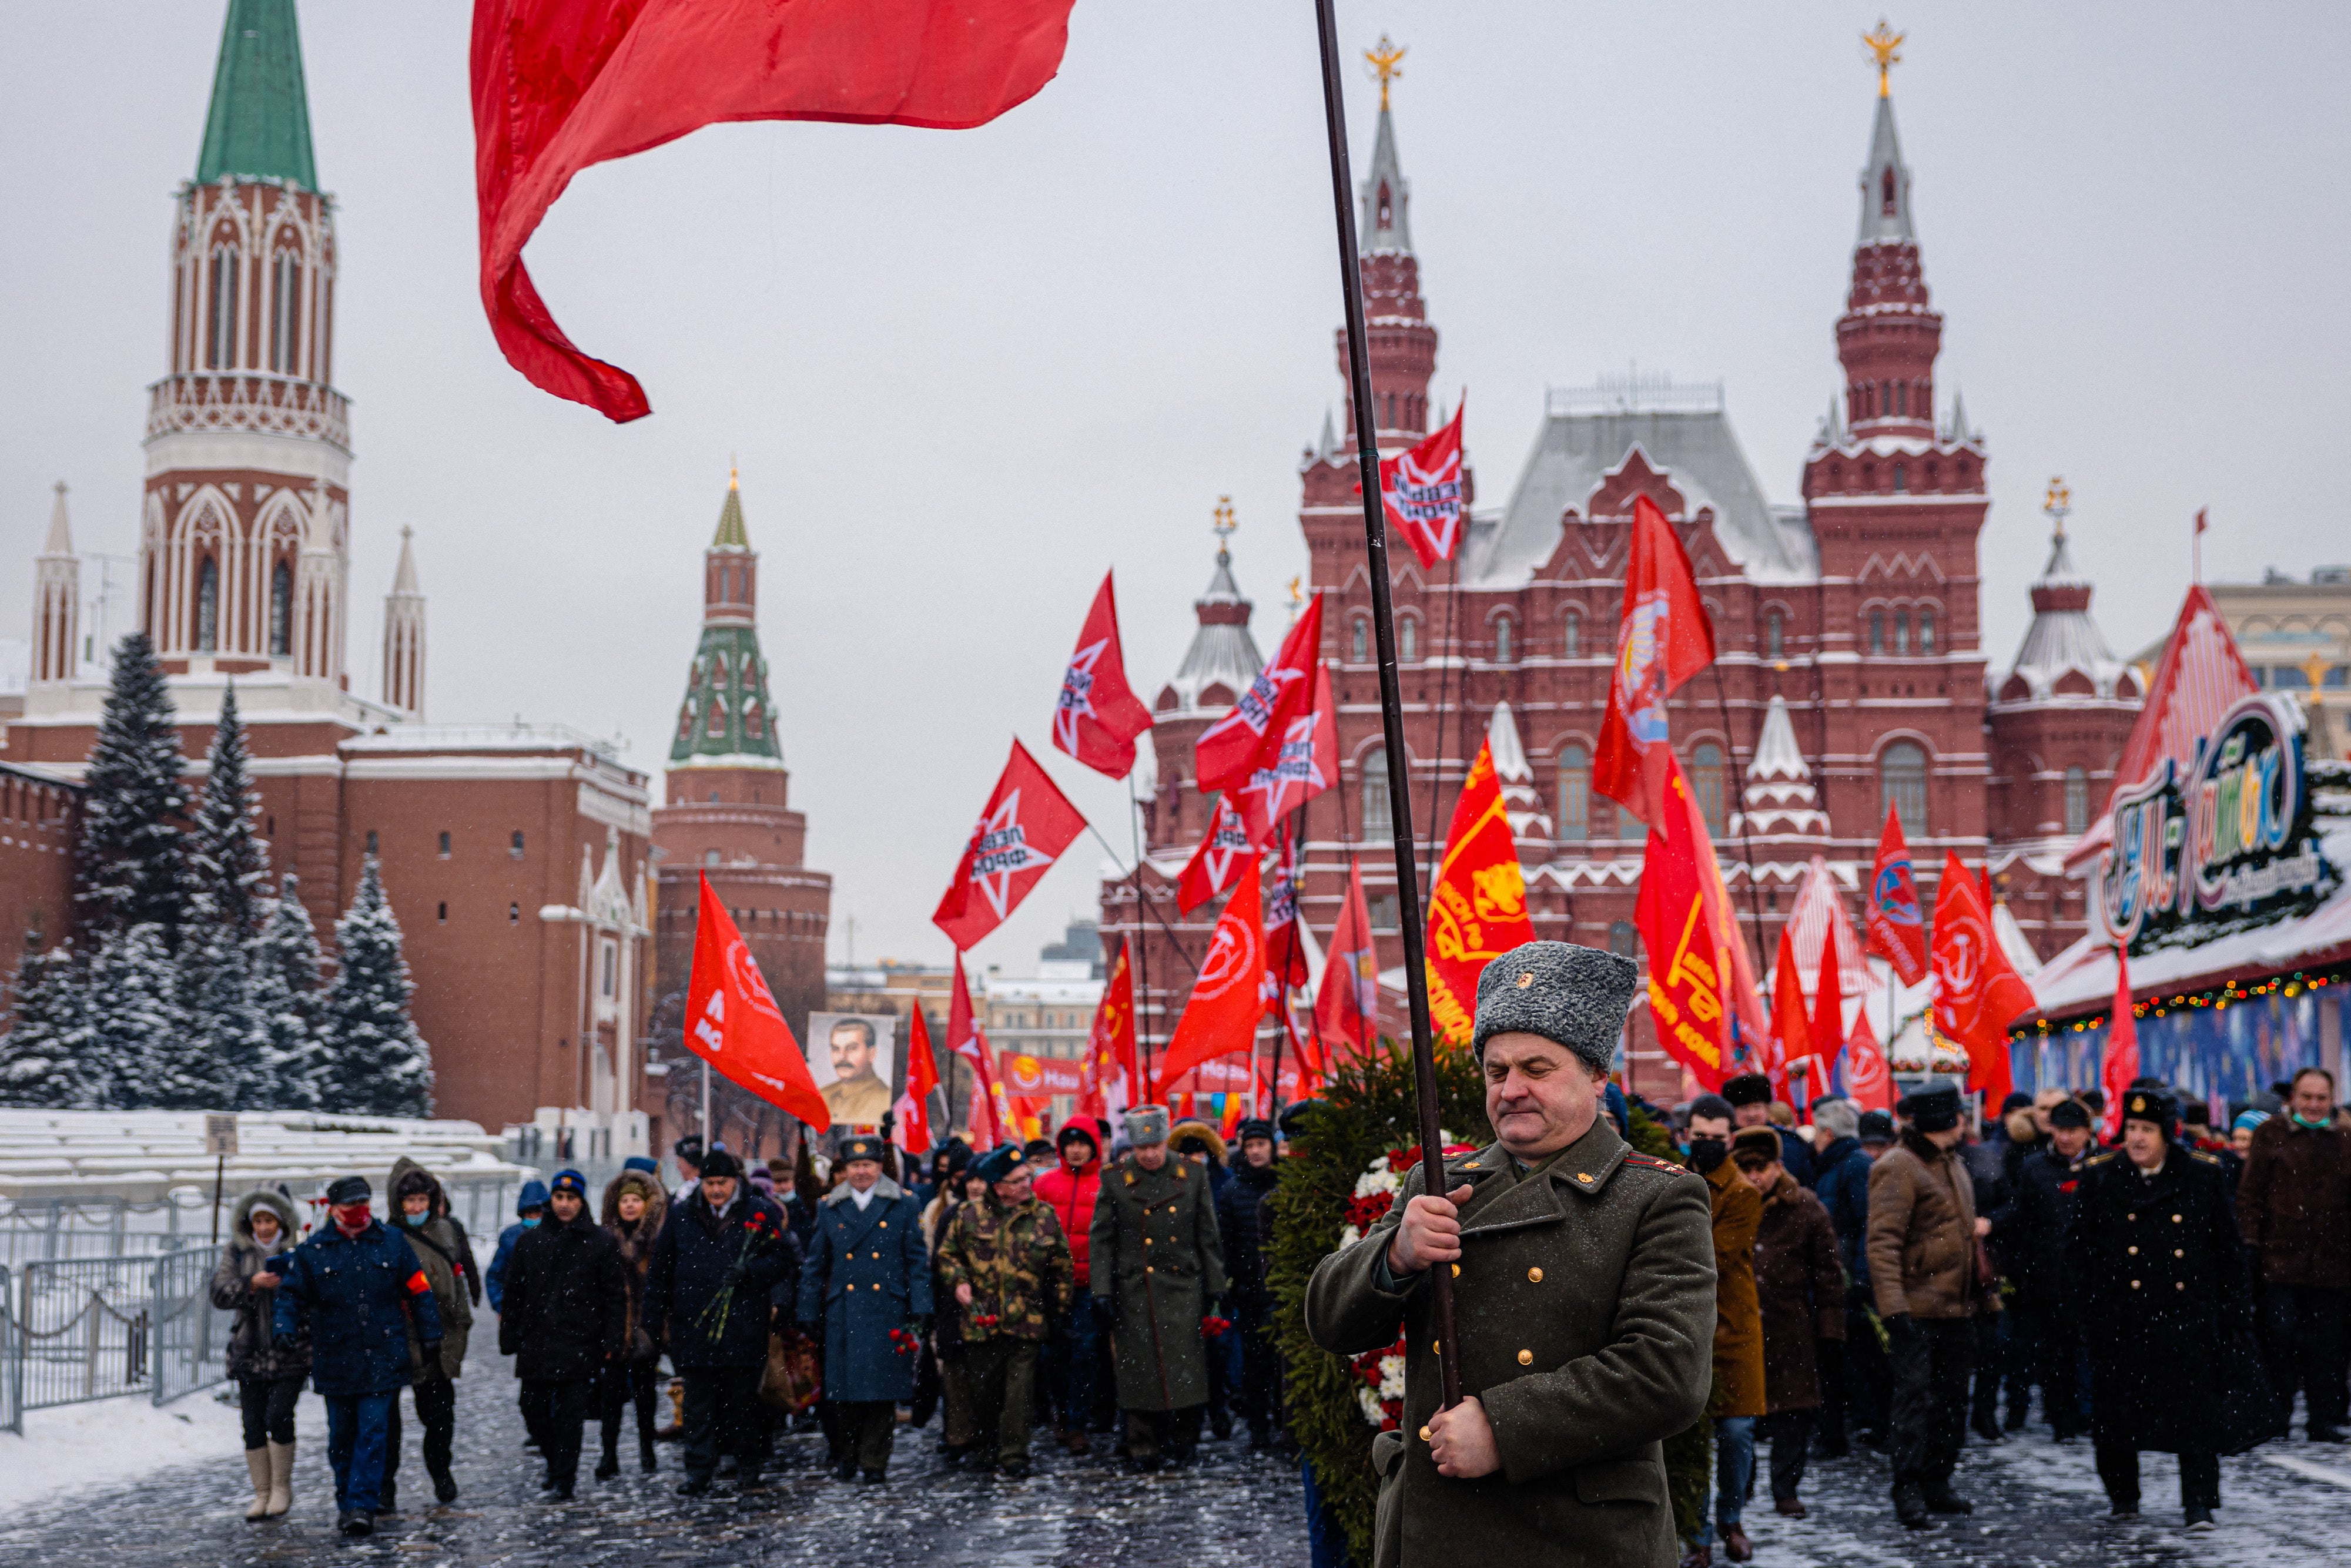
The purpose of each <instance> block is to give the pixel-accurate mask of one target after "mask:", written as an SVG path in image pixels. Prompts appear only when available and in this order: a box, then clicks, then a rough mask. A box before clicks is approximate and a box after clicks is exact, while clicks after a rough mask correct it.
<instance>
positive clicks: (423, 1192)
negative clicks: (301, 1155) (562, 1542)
mask: <svg viewBox="0 0 2351 1568" xmlns="http://www.w3.org/2000/svg"><path fill="white" fill-rule="evenodd" d="M392 1202H393V1205H394V1207H395V1209H396V1213H395V1214H394V1217H393V1218H394V1222H395V1223H396V1224H397V1225H398V1226H399V1228H400V1234H401V1235H402V1237H404V1238H406V1239H407V1241H408V1246H409V1249H410V1250H411V1251H412V1252H413V1253H414V1254H415V1255H416V1265H417V1267H418V1268H420V1269H422V1270H424V1277H425V1278H426V1279H427V1280H430V1281H432V1282H433V1301H434V1306H436V1307H438V1308H439V1309H440V1312H441V1330H442V1333H441V1354H440V1356H439V1357H438V1358H437V1359H435V1360H434V1361H431V1362H428V1361H426V1360H425V1358H424V1352H423V1345H422V1343H421V1342H420V1341H419V1340H418V1339H417V1336H416V1325H415V1324H414V1323H413V1322H412V1323H411V1324H409V1328H408V1348H409V1359H410V1361H411V1363H412V1364H413V1376H412V1377H411V1379H410V1397H411V1398H413V1399H414V1400H415V1402H416V1424H417V1425H418V1426H419V1427H423V1430H424V1473H425V1474H426V1475H427V1476H429V1477H431V1478H432V1480H433V1496H434V1499H435V1500H437V1501H440V1502H444V1503H447V1502H455V1500H456V1499H457V1479H456V1477H455V1474H454V1473H453V1472H452V1471H451V1470H450V1469H449V1459H450V1453H451V1448H452V1446H453V1444H454V1442H455V1437H456V1433H457V1384H456V1378H457V1375H458V1374H459V1372H460V1371H462V1370H463V1369H464V1367H465V1340H466V1336H467V1334H468V1333H470V1332H471V1331H472V1329H473V1326H474V1302H475V1301H476V1300H477V1299H478V1298H479V1293H480V1291H481V1288H482V1287H481V1281H478V1280H476V1279H475V1277H474V1269H475V1264H474V1247H473V1243H472V1242H471V1241H470V1240H468V1239H466V1236H465V1227H464V1226H462V1225H460V1224H458V1223H457V1218H456V1217H455V1215H453V1214H451V1213H450V1212H449V1198H448V1195H447V1194H446V1193H444V1191H443V1190H442V1187H441V1184H440V1183H439V1182H438V1181H436V1180H434V1176H433V1173H432V1172H430V1171H428V1170H426V1169H425V1168H424V1167H423V1166H420V1165H418V1164H417V1163H416V1162H415V1161H414V1160H412V1159H409V1158H407V1157H406V1156H405V1155H403V1156H402V1158H401V1159H400V1160H399V1161H398V1162H397V1163H396V1164H394V1165H393V1166H392ZM399 1474H400V1400H399V1399H398V1398H397V1397H395V1398H393V1400H392V1414H391V1416H390V1417H389V1418H388V1420H387V1421H386V1423H385V1426H384V1436H383V1490H382V1493H381V1496H380V1497H379V1499H378V1500H377V1504H376V1511H378V1512H379V1513H390V1512H392V1511H393V1510H394V1509H395V1508H396V1507H397V1506H398V1503H397V1496H398V1490H397V1488H398V1477H399Z"/></svg>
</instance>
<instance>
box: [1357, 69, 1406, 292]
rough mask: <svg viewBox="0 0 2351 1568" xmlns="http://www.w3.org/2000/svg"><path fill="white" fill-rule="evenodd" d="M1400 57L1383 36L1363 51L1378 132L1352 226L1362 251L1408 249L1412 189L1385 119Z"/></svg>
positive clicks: (1399, 71) (1392, 125) (1400, 71)
mask: <svg viewBox="0 0 2351 1568" xmlns="http://www.w3.org/2000/svg"><path fill="white" fill-rule="evenodd" d="M1404 56H1405V51H1404V50H1402V49H1400V48H1398V47H1395V45H1394V44H1391V43H1389V42H1388V38H1387V35H1386V34H1384V33H1383V34H1381V35H1380V42H1379V47H1376V48H1372V49H1366V50H1365V51H1364V59H1366V60H1368V61H1370V62H1371V67H1372V72H1373V74H1374V76H1376V77H1377V78H1379V83H1380V124H1379V131H1378V133H1377V134H1376V135H1375V136H1374V138H1373V141H1372V167H1371V172H1370V173H1368V174H1366V175H1365V176H1364V211H1363V216H1362V218H1361V219H1360V220H1358V222H1357V223H1356V225H1355V236H1356V243H1357V245H1358V246H1360V247H1361V248H1362V249H1363V250H1364V251H1366V252H1370V251H1380V250H1401V251H1409V250H1411V249H1412V222H1411V217H1410V214H1409V213H1408V211H1407V209H1408V208H1409V207H1410V206H1411V204H1412V187H1411V186H1410V185H1409V184H1407V183H1405V177H1404V166H1403V165H1402V164H1401V163H1399V162H1396V149H1395V121H1394V120H1392V119H1390V118H1389V116H1388V84H1389V83H1390V82H1392V81H1394V80H1395V78H1398V77H1400V76H1402V75H1403V74H1404V68H1403V66H1402V64H1401V62H1402V61H1403V59H1404Z"/></svg>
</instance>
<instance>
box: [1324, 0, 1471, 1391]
mask: <svg viewBox="0 0 2351 1568" xmlns="http://www.w3.org/2000/svg"><path fill="white" fill-rule="evenodd" d="M1314 20H1315V26H1316V28H1317V30H1318V32H1319V33H1320V34H1321V38H1322V113H1323V120H1324V129H1325V130H1326V131H1327V132H1328V134H1329V138H1330V143H1331V200H1332V205H1333V206H1334V207H1335V208H1336V209H1337V212H1338V219H1339V278H1340V287H1341V288H1342V290H1343V292H1344V294H1345V295H1346V307H1347V371H1348V386H1349V388H1350V390H1351V393H1352V401H1353V403H1354V405H1355V406H1354V415H1355V455H1356V458H1357V460H1358V463H1359V465H1360V467H1361V470H1362V476H1363V478H1362V489H1363V494H1364V549H1365V551H1366V553H1367V554H1368V555H1369V556H1370V558H1371V578H1372V632H1373V634H1374V637H1375V638H1376V639H1377V642H1378V645H1379V646H1378V652H1379V661H1380V723H1381V729H1382V733H1383V734H1384V737H1385V738H1386V743H1387V759H1388V816H1389V827H1390V830H1391V836H1392V837H1393V839H1394V840H1395V873H1396V915H1397V918H1398V920H1399V921H1400V922H1401V924H1402V925H1403V927H1404V929H1403V933H1402V935H1403V936H1404V977H1405V998H1406V1000H1407V1001H1408V1002H1409V1004H1410V1006H1411V1010H1412V1066H1413V1084H1414V1088H1415V1091H1416V1099H1417V1100H1418V1102H1419V1110H1420V1150H1421V1162H1422V1163H1421V1171H1422V1173H1423V1174H1422V1180H1423V1182H1424V1183H1426V1182H1428V1180H1429V1177H1428V1176H1427V1172H1428V1171H1429V1170H1430V1169H1431V1168H1432V1166H1433V1167H1434V1168H1435V1169H1436V1170H1437V1171H1439V1172H1442V1171H1443V1170H1444V1168H1445V1151H1444V1140H1443V1134H1440V1133H1439V1132H1438V1130H1437V1055H1436V1050H1435V1046H1434V1044H1433V1043H1432V1041H1431V1039H1430V1035H1429V1025H1428V963H1427V956H1426V953H1425V952H1424V950H1423V945H1422V931H1421V910H1420V877H1419V873H1418V871H1417V869H1416V866H1415V864H1414V861H1415V855H1414V852H1413V837H1412V789H1411V788H1410V786H1411V782H1412V778H1411V763H1410V758H1409V756H1408V754H1407V753H1406V752H1405V740H1404V691H1403V687H1402V685H1401V684H1400V682H1399V680H1398V678H1397V675H1396V651H1395V609H1394V607H1393V605H1392V603H1391V601H1390V593H1389V582H1388V539H1387V517H1386V510H1385V507H1384V506H1383V505H1382V503H1381V499H1380V447H1379V439H1378V434H1377V431H1376V428H1375V426H1374V423H1373V413H1372V361H1371V352H1370V350H1369V348H1368V346H1367V344H1366V342H1365V337H1364V279H1363V269H1362V267H1361V265H1360V262H1359V260H1358V258H1357V256H1356V254H1355V180H1354V175H1353V172H1351V171H1350V169H1349V167H1348V162H1347V109H1346V102H1345V95H1344V94H1343V91H1342V90H1341V89H1340V85H1339V35H1338V26H1337V23H1336V21H1335V20H1334V18H1333V16H1332V0H1314ZM1384 77H1385V73H1383V87H1384ZM1366 825H1367V826H1368V824H1366ZM1437 1186H1441V1181H1440V1182H1439V1183H1437V1185H1436V1186H1431V1187H1430V1188H1429V1190H1431V1191H1436V1190H1437ZM1440 1196H1441V1194H1440ZM1428 1290H1429V1307H1430V1316H1431V1318H1432V1320H1433V1322H1432V1325H1431V1326H1432V1328H1433V1330H1434V1335H1433V1337H1434V1338H1435V1339H1436V1342H1437V1371H1438V1375H1439V1377H1440V1379H1441V1380H1442V1384H1443V1389H1444V1403H1445V1407H1446V1408H1447V1409H1450V1408H1451V1407H1452V1406H1456V1405H1458V1404H1459V1403H1461V1362H1460V1355H1459V1347H1458V1344H1457V1343H1455V1342H1456V1335H1455V1333H1454V1329H1453V1279H1452V1273H1451V1270H1446V1269H1431V1270H1429V1271H1428Z"/></svg>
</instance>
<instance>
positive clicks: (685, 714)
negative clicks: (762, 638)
mask: <svg viewBox="0 0 2351 1568" xmlns="http://www.w3.org/2000/svg"><path fill="white" fill-rule="evenodd" d="M775 715H776V704H775V698H774V697H773V696H772V695H769V693H768V661H767V660H766V659H764V658H762V657H761V656H760V654H759V633H758V632H756V631H754V630H753V629H752V628H750V627H748V626H705V627H704V628H703V629H702V645H701V646H700V647H699V648H697V649H695V654H694V670H693V673H692V674H689V675H688V676H687V677H686V685H685V702H684V705H683V706H681V707H680V708H679V709H678V715H677V733H676V735H675V736H674V737H672V739H671V741H670V748H669V759H670V762H671V764H672V765H673V766H677V765H686V764H695V763H699V764H701V765H703V766H709V765H712V764H717V765H720V766H724V767H729V768H761V767H773V768H780V767H782V766H783V762H784V748H783V747H782V746H781V745H779V744H778V742H777V739H776V718H775Z"/></svg>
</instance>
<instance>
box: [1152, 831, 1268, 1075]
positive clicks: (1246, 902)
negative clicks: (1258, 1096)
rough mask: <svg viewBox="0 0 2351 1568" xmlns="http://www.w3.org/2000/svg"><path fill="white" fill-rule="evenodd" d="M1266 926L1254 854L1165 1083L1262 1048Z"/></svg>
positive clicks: (1206, 964) (1172, 1043)
mask: <svg viewBox="0 0 2351 1568" xmlns="http://www.w3.org/2000/svg"><path fill="white" fill-rule="evenodd" d="M1264 922H1265V904H1264V898H1263V895H1262V893H1261V891H1260V884H1259V877H1258V869H1257V856H1256V855H1254V854H1252V855H1250V856H1249V858H1248V860H1247V862H1245V863H1244V865H1243V868H1242V871H1241V881H1240V885H1239V886H1238V887H1236V888H1234V889H1233V896H1232V898H1231V899H1230V900H1229V901H1228V903H1227V904H1225V913H1224V916H1223V918H1222V919H1220V920H1218V921H1217V929H1216V934H1215V935H1214V936H1211V937H1209V939H1208V952H1207V956H1206V957H1204V958H1202V959H1201V960H1200V975H1199V978H1197V979H1196V980H1194V981H1193V982H1192V996H1191V999H1190V1000H1188V1001H1186V1003H1185V1004H1184V1016H1183V1017H1182V1018H1180V1019H1177V1020H1176V1022H1175V1038H1174V1039H1172V1040H1169V1041H1168V1042H1167V1055H1166V1056H1165V1059H1164V1060H1163V1061H1161V1062H1160V1066H1159V1081H1160V1082H1163V1083H1172V1082H1175V1080H1176V1079H1178V1078H1181V1077H1182V1076H1183V1075H1184V1074H1185V1073H1186V1072H1189V1071H1192V1069H1194V1068H1195V1067H1197V1066H1199V1065H1200V1063H1202V1062H1204V1061H1208V1060H1209V1059H1210V1058H1212V1057H1217V1056H1228V1055H1232V1054H1236V1053H1246V1052H1248V1051H1252V1050H1254V1049H1255V1048H1256V1045H1257V1026H1258V1020H1259V1019H1261V1018H1263V1017H1264V1016H1265V1004H1264V1003H1263V1002H1262V1001H1261V1000H1259V991H1260V989H1261V988H1262V987H1263V986H1264V983H1265V925H1264Z"/></svg>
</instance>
